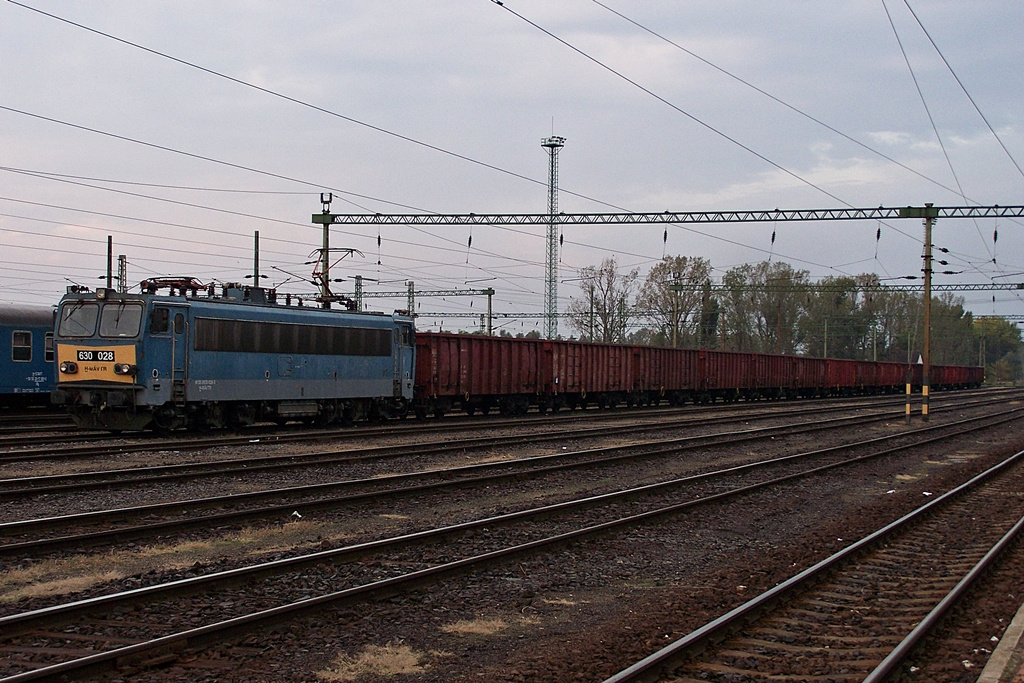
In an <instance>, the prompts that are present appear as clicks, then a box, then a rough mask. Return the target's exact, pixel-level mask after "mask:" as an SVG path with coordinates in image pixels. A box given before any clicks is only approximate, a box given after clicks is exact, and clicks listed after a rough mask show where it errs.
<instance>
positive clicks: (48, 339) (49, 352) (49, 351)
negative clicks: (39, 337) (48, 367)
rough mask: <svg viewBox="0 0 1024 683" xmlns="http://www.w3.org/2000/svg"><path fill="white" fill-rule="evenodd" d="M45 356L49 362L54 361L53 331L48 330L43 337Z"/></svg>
mask: <svg viewBox="0 0 1024 683" xmlns="http://www.w3.org/2000/svg"><path fill="white" fill-rule="evenodd" d="M43 358H44V359H46V362H47V363H52V362H53V332H47V333H46V336H45V337H43Z"/></svg>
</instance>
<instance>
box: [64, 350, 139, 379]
mask: <svg viewBox="0 0 1024 683" xmlns="http://www.w3.org/2000/svg"><path fill="white" fill-rule="evenodd" d="M65 361H67V362H71V363H75V364H76V365H77V366H78V372H76V373H73V374H71V373H66V372H61V371H60V364H61V363H63V362H65ZM115 363H127V364H128V365H135V345H134V344H122V345H118V346H80V345H78V344H63V343H58V344H57V381H58V382H120V383H122V384H132V383H134V382H135V378H134V377H132V376H131V375H116V374H114V364H115Z"/></svg>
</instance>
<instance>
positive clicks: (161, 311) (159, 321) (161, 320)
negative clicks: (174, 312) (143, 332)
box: [149, 308, 171, 334]
mask: <svg viewBox="0 0 1024 683" xmlns="http://www.w3.org/2000/svg"><path fill="white" fill-rule="evenodd" d="M170 318H171V311H170V309H167V308H154V309H153V312H152V313H150V314H149V333H150V334H166V333H167V330H169V329H171V323H170Z"/></svg>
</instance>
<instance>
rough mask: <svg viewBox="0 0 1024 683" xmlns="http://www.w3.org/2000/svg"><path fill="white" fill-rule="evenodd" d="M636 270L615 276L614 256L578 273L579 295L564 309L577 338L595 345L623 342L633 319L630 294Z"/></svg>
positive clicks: (634, 283) (616, 273) (633, 286)
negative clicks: (580, 293)
mask: <svg viewBox="0 0 1024 683" xmlns="http://www.w3.org/2000/svg"><path fill="white" fill-rule="evenodd" d="M639 275H640V271H639V270H637V269H636V268H634V269H633V270H631V271H629V272H628V273H626V274H625V275H619V273H618V264H617V263H616V262H615V257H612V258H608V259H605V260H604V261H602V262H601V265H600V266H587V267H586V268H582V269H580V271H579V276H580V289H581V290H582V292H583V296H582V297H580V298H574V299H572V301H570V302H569V305H568V306H567V307H566V316H567V317H568V319H569V325H570V326H571V327H572V328H573V329H574V330H576V331H577V332H578V333H579V335H580V338H581V339H587V340H589V341H599V342H623V341H625V340H626V331H627V329H628V327H629V321H630V319H631V318H632V317H633V304H632V302H631V301H630V299H632V298H633V291H634V289H635V287H636V279H637V277H638V276H639Z"/></svg>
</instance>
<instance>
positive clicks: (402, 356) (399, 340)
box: [391, 323, 414, 399]
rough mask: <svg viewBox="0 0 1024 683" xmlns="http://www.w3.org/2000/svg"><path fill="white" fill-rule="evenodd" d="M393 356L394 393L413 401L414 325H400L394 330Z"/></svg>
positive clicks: (396, 395)
mask: <svg viewBox="0 0 1024 683" xmlns="http://www.w3.org/2000/svg"><path fill="white" fill-rule="evenodd" d="M391 346H392V348H391V356H392V359H393V361H394V377H393V379H394V393H393V395H394V396H395V397H396V398H398V397H404V398H406V399H412V368H413V365H412V363H413V354H414V349H413V336H412V325H408V324H404V323H400V324H398V325H397V326H396V327H395V328H394V332H393V336H392V345H391Z"/></svg>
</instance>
